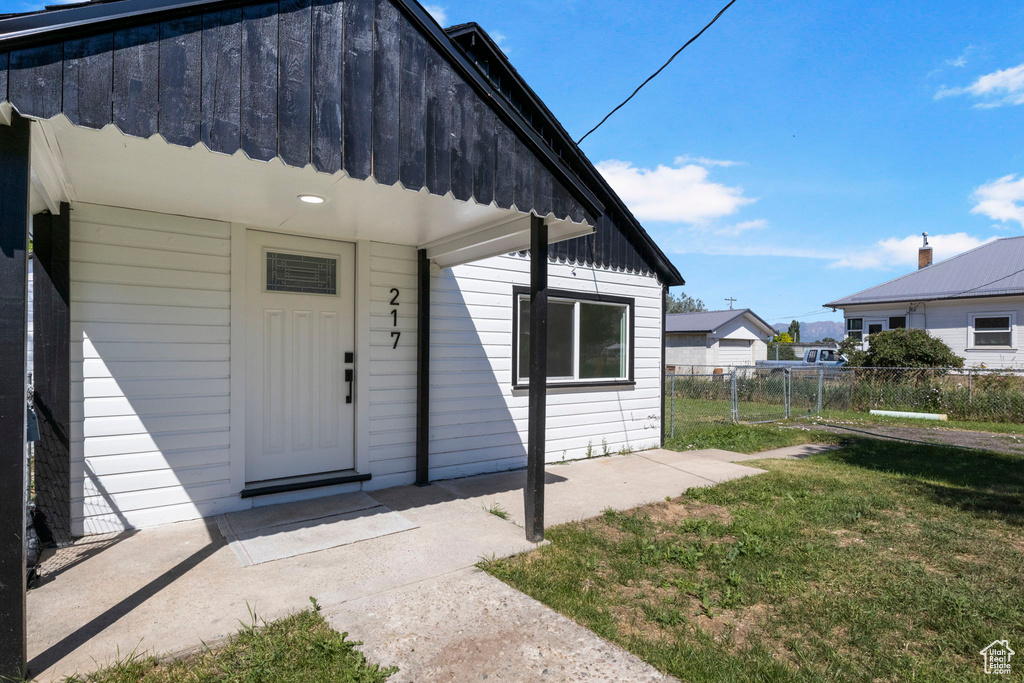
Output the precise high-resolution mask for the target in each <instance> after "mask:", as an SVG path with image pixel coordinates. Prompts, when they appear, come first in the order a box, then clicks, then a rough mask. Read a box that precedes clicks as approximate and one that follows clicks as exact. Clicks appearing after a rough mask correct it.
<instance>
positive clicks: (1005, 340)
mask: <svg viewBox="0 0 1024 683" xmlns="http://www.w3.org/2000/svg"><path fill="white" fill-rule="evenodd" d="M1013 318H1014V316H1013V315H1012V314H1009V313H1006V314H984V315H973V316H971V334H972V335H973V338H974V339H973V346H1004V347H1011V346H1013V326H1014V322H1015V321H1014V320H1013Z"/></svg>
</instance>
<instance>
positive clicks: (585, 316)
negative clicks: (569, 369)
mask: <svg viewBox="0 0 1024 683" xmlns="http://www.w3.org/2000/svg"><path fill="white" fill-rule="evenodd" d="M626 317H627V316H626V307H625V306H609V305H607V304H591V303H586V302H580V379H608V378H615V379H625V378H626V376H627V373H626V362H627V360H626V359H627V348H626V346H627V344H628V343H629V341H628V336H627V330H628V327H627V325H626V322H627V320H626Z"/></svg>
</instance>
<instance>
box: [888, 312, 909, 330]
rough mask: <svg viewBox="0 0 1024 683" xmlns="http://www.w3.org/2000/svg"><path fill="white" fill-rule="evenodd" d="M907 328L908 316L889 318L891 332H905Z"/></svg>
mask: <svg viewBox="0 0 1024 683" xmlns="http://www.w3.org/2000/svg"><path fill="white" fill-rule="evenodd" d="M906 327H907V316H905V315H894V316H892V317H890V318H889V329H890V330H903V329H906Z"/></svg>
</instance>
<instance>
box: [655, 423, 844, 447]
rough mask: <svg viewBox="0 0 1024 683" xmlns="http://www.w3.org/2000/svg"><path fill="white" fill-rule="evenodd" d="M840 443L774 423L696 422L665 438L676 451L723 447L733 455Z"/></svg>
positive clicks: (821, 434) (825, 435)
mask: <svg viewBox="0 0 1024 683" xmlns="http://www.w3.org/2000/svg"><path fill="white" fill-rule="evenodd" d="M843 440H844V437H843V436H840V435H837V434H831V433H829V432H821V431H812V430H803V429H787V428H785V427H782V426H777V425H774V424H766V425H757V426H749V425H737V424H731V423H717V424H716V423H707V422H705V423H700V422H698V423H690V424H677V425H676V435H675V438H666V439H665V448H668V449H671V450H675V451H692V450H696V449H700V448H722V449H724V450H727V451H735V452H736V453H758V452H760V451H767V450H770V449H773V448H784V447H785V446H797V445H799V444H804V443H826V444H834V443H841V442H842V441H843Z"/></svg>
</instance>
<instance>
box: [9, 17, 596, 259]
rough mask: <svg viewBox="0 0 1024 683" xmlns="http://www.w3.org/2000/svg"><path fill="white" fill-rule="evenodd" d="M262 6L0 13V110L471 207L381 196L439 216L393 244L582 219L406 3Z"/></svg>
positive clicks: (591, 218) (553, 173)
mask: <svg viewBox="0 0 1024 683" xmlns="http://www.w3.org/2000/svg"><path fill="white" fill-rule="evenodd" d="M270 7H271V6H269V5H258V4H255V3H253V2H248V1H245V0H199V1H196V0H109V1H105V2H104V1H101V2H91V3H81V4H75V5H69V6H66V7H53V8H48V9H47V10H44V11H41V12H35V13H27V14H23V15H15V16H8V17H0V123H3V122H5V121H4V119H7V120H9V118H10V113H11V112H12V111H17V112H18V113H19V114H20V115H22V116H24V117H27V118H31V119H35V120H38V121H43V122H50V123H52V124H53V126H54V127H55V128H60V127H66V126H63V123H62V122H61V120H60V119H61V118H62V117H66V122H70V123H71V124H73V125H74V127H81V128H84V129H92V130H101V129H104V128H109V127H114V128H116V129H117V130H119V131H120V132H121V133H123V134H124V135H125V136H126V137H125V140H126V145H130V144H131V143H130V142H128V138H129V137H131V138H143V139H147V140H149V139H153V138H155V137H159V138H162V140H165V141H167V142H168V143H170V144H171V145H175V146H181V147H185V148H193V147H196V146H197V145H202V146H205V147H206V148H207V149H208V150H209V151H211V152H214V153H218V154H222V155H229V156H231V155H234V156H241V155H244V156H246V157H248V158H249V159H251V160H255V161H261V162H267V165H268V166H272V165H273V162H275V161H277V162H278V163H279V164H280V165H283V166H287V167H291V168H297V169H301V170H303V171H310V170H312V171H316V172H319V173H320V174H323V175H326V176H328V177H329V178H328V180H327V181H324V180H320V181H318V182H316V183H314V184H318V185H323V184H324V183H325V182H331V183H333V182H335V181H336V182H337V184H338V187H337V188H335V189H336V190H339V191H342V194H343V195H344V197H345V199H346V200H347V199H349V198H350V194H351V193H348V192H347V188H348V186H351V185H352V183H351V182H349V181H363V180H366V179H372V180H373V181H376V183H377V184H378V185H380V186H387V187H394V188H395V189H403V190H406V191H411V193H412V194H416V193H421V192H422V193H423V194H429V195H433V196H436V197H441V198H446V199H448V200H450V199H452V198H454V199H456V200H460V201H461V202H462V203H464V204H465V205H467V206H469V205H472V206H474V207H475V208H472V209H469V210H457V211H455V212H454V214H453V213H452V212H451V211H448V212H441V213H443V214H444V215H443V216H439V215H437V212H432V209H431V207H430V206H429V205H430V202H426V201H421V202H417V201H414V200H412V199H410V198H409V197H407V196H406V197H403V198H401V199H395V197H397V194H395V193H391V194H392V196H391V197H389V198H388V199H387V200H385V201H388V202H391V201H395V202H397V205H396V207H393V208H399V209H400V208H402V207H406V208H408V205H410V204H416V203H421V204H423V205H424V207H426V208H423V207H418V208H423V211H421V212H420V213H419V214H415V212H409V211H401V210H395V211H392V212H391V213H392V215H394V216H396V217H401V219H402V220H405V221H406V222H408V221H409V220H410V218H416V217H417V216H420V217H422V216H431V217H433V218H440V219H441V221H440V222H435V224H434V226H435V230H434V232H433V233H431V234H417V235H416V236H415V237H410V236H409V235H406V237H405V239H403V240H401V241H399V243H415V244H417V245H422V244H425V243H431V244H434V243H436V242H437V241H438V240H444V239H447V238H452V237H457V236H461V237H466V236H468V233H467V235H460V233H463V232H466V231H470V232H473V231H479V230H480V229H481V228H488V229H489V230H488V232H487V233H486V234H487V235H488V242H490V241H492V240H491V238H493V236H494V232H495V229H496V228H495V226H496V225H498V224H500V225H507V226H509V229H510V230H512V231H513V233H514V234H521V233H522V232H523V231H522V229H521V225H519V224H515V223H514V222H509V221H508V220H506V219H510V218H511V217H512V214H510V213H509V212H510V211H511V212H513V213H514V214H517V215H519V216H520V217H522V218H524V220H525V217H526V216H527V215H529V214H533V215H538V216H543V217H546V218H547V220H548V224H549V226H550V229H551V238H552V241H559V240H561V239H568V238H570V237H575V236H579V235H582V234H587V233H588V232H592V231H593V227H592V226H594V225H596V224H597V219H598V218H599V217H600V216H601V215H602V214H603V211H604V206H603V204H602V203H601V201H600V200H599V199H598V198H597V197H596V196H595V194H594V193H593V192H592V191H591V190H590V189H589V188H588V187H587V185H586V183H584V182H583V181H582V180H581V178H580V177H579V176H578V175H577V174H576V173H574V172H573V171H572V170H571V169H570V168H569V167H568V166H567V165H566V164H565V163H564V162H563V160H562V159H561V158H560V157H559V155H557V154H555V153H554V152H553V150H552V149H551V147H550V146H549V145H548V144H547V143H546V141H545V140H543V139H542V138H541V136H540V134H539V133H538V132H537V131H536V130H535V129H534V128H533V127H532V126H531V125H530V124H529V122H527V121H526V120H525V119H524V117H523V114H522V113H520V112H519V111H517V110H516V109H515V108H514V107H512V106H511V105H510V103H509V102H508V101H507V100H506V99H505V98H504V97H502V95H501V93H500V92H498V91H497V90H496V89H495V88H494V87H493V85H492V84H490V83H489V82H488V81H487V80H486V79H485V78H483V77H482V76H481V74H480V73H479V72H478V71H477V70H476V68H475V67H474V66H473V64H472V63H471V62H470V61H469V60H468V59H467V58H466V56H465V55H464V54H463V53H462V52H461V51H460V50H458V49H457V48H456V47H455V46H454V44H453V43H452V41H451V40H450V38H449V37H448V36H447V35H445V33H444V31H443V30H442V29H441V27H440V26H438V25H437V23H436V22H435V21H434V20H433V19H432V18H431V17H430V15H429V14H428V13H427V12H426V11H425V10H424V9H423V8H422V7H421V6H420V5H419V4H417V3H416V2H414V1H412V0H389V1H388V2H380V1H376V2H375V1H374V0H352V1H351V2H345V3H341V2H339V1H328V2H326V3H309V2H305V3H303V2H299V3H297V4H296V5H295V6H294V7H291V8H289V9H288V11H285V9H284V8H280V9H268V8H270ZM273 8H277V5H273ZM343 29H344V30H343ZM311 36H312V39H310V38H311ZM303 37H304V39H303ZM239 152H241V153H242V154H241V155H240V154H239ZM270 175H275V174H274V173H271V174H270ZM342 181H344V182H342ZM363 189H364V190H365V188H363ZM80 194H83V193H80ZM363 194H365V195H367V196H376V197H377V198H380V193H375V192H373V191H364V192H363ZM79 200H80V201H90V199H87V198H85V197H84V196H80V197H79ZM357 204H358V202H357ZM446 204H447V202H446ZM52 205H53V202H49V203H48V206H50V208H51V209H52ZM336 205H337V204H336ZM488 207H489V209H490V210H489V209H488ZM139 208H143V207H139ZM322 213H325V214H326V213H329V212H322ZM207 216H210V214H207ZM211 217H212V216H211ZM449 219H450V220H451V222H452V226H451V228H450V229H448V230H446V231H445V230H441V229H440V226H442V225H443V223H444V221H445V220H449ZM241 220H243V221H245V219H244V218H243V219H241ZM246 222H248V221H246ZM258 224H260V225H263V224H265V221H263V220H261V221H259V223H258ZM563 226H564V229H562V227H563ZM580 226H587V227H586V228H585V229H584V228H581V227H580ZM439 231H440V232H439ZM406 232H407V233H408V232H413V233H415V232H416V229H415V228H412V229H411V230H407V231H406ZM428 232H429V231H428ZM420 233H423V231H420ZM376 234H377V236H378V238H380V233H379V232H378V233H376ZM463 241H464V240H463ZM501 245H502V247H503V248H504V247H509V248H511V249H512V250H517V249H525V248H527V247H528V244H527V243H526V242H523V243H518V242H516V241H515V240H512V239H506V240H505V241H504V242H502V243H501ZM459 251H460V252H463V255H462V256H461V257H460V258H464V257H466V256H468V255H472V256H474V257H477V254H478V253H479V254H484V255H487V254H486V253H485V252H481V251H479V250H477V251H475V252H472V253H471V252H467V251H466V249H465V247H464V246H461V247H460V249H459ZM435 253H437V254H438V256H439V258H443V257H442V256H441V255H440V252H437V251H436V250H435ZM438 262H439V263H440V262H441V261H440V260H439V261H438Z"/></svg>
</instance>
